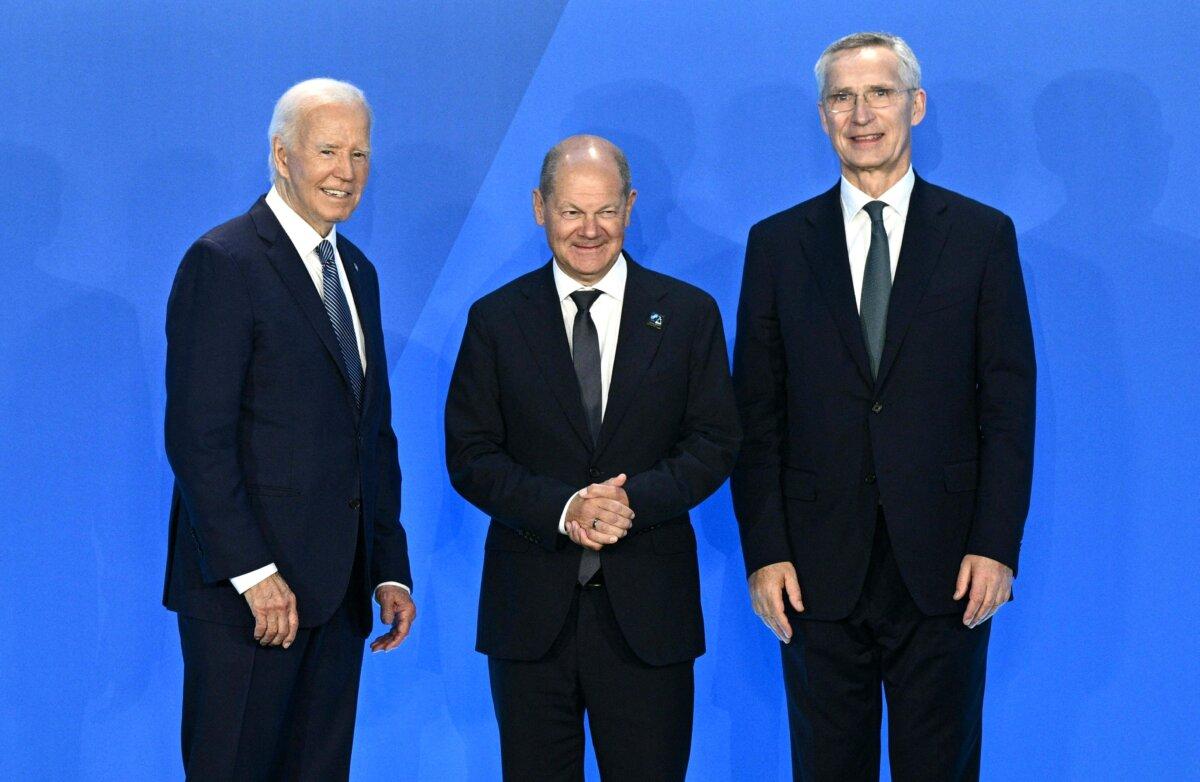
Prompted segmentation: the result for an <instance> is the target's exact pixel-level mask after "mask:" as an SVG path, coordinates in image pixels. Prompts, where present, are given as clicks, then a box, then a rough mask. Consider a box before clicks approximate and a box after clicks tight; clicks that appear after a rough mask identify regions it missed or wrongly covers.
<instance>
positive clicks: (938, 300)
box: [917, 287, 978, 315]
mask: <svg viewBox="0 0 1200 782" xmlns="http://www.w3.org/2000/svg"><path fill="white" fill-rule="evenodd" d="M976 296H978V292H977V291H975V290H974V289H973V288H965V287H958V288H951V289H950V290H944V291H932V292H930V293H928V294H926V295H925V296H924V298H922V299H921V306H920V307H918V308H917V314H918V315H928V314H929V313H931V312H940V311H942V310H945V309H949V308H951V307H956V306H958V305H960V304H964V303H966V302H967V301H969V300H971V299H972V298H974V297H976Z"/></svg>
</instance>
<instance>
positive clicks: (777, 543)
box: [730, 226, 793, 574]
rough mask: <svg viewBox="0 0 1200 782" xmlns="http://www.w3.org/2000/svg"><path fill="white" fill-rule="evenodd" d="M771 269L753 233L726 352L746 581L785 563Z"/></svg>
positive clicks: (781, 420) (778, 342)
mask: <svg viewBox="0 0 1200 782" xmlns="http://www.w3.org/2000/svg"><path fill="white" fill-rule="evenodd" d="M771 261H772V256H771V253H770V252H769V251H768V248H767V246H766V239H765V238H764V237H763V236H762V230H761V228H760V227H759V226H756V227H755V228H753V229H751V231H750V236H749V239H748V240H747V243H746V263H745V267H744V269H743V272H742V292H741V297H740V300H739V302H738V320H737V338H736V340H735V342H734V349H733V388H734V394H735V395H736V397H737V406H738V412H739V414H740V415H741V421H742V430H743V434H744V437H743V440H742V451H741V455H740V456H739V457H738V462H737V465H736V466H735V467H734V470H733V477H732V480H731V481H730V487H731V489H732V493H733V507H734V513H735V515H736V516H737V521H738V528H739V531H740V533H741V538H742V556H743V558H744V560H745V565H746V573H747V574H750V573H753V572H754V571H756V570H758V569H759V568H761V567H763V566H765V565H770V564H774V563H776V562H790V561H792V559H793V556H792V550H791V545H790V544H789V542H788V536H787V529H786V526H785V522H786V519H785V515H784V504H783V490H782V484H781V481H780V447H781V443H782V441H783V435H784V432H785V431H786V428H787V396H786V386H785V381H786V367H785V363H784V355H783V340H782V337H781V332H780V327H779V315H778V310H777V308H776V301H775V281H774V274H775V272H774V269H773V268H772V263H771Z"/></svg>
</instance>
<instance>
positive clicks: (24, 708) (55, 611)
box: [0, 144, 163, 779]
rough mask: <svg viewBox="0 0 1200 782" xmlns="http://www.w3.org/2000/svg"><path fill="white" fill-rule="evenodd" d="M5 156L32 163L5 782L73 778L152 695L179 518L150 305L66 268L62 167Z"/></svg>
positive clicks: (20, 309)
mask: <svg viewBox="0 0 1200 782" xmlns="http://www.w3.org/2000/svg"><path fill="white" fill-rule="evenodd" d="M4 150H5V151H4V152H3V153H0V159H2V160H3V162H4V163H5V164H7V167H8V168H9V169H10V170H20V171H22V172H23V173H22V177H21V179H22V184H21V187H20V188H10V189H8V190H7V191H6V193H7V195H6V196H3V197H0V198H2V199H3V203H0V214H3V215H4V228H5V233H6V234H7V235H9V236H10V237H13V238H14V239H15V240H16V241H14V242H13V245H12V247H13V249H14V250H17V251H18V255H17V256H16V257H14V258H11V259H10V260H11V262H10V263H9V264H8V265H7V273H6V282H7V285H8V290H9V291H10V293H16V294H17V295H10V296H9V297H8V299H7V301H6V303H5V306H4V307H3V308H0V331H2V332H3V333H4V334H5V335H6V338H5V339H4V340H3V341H0V365H2V366H3V367H4V372H3V373H2V374H0V410H3V414H2V415H3V419H4V425H3V426H2V427H0V476H3V477H2V478H0V507H3V508H4V516H5V521H6V525H5V528H6V530H7V531H8V538H7V540H6V542H5V545H4V546H2V547H0V571H2V572H3V573H4V574H5V578H6V579H7V582H8V583H9V584H10V585H11V586H10V588H9V589H5V590H4V591H3V594H2V596H0V623H2V624H3V626H4V627H5V628H6V631H5V632H4V633H2V634H0V659H3V660H4V665H3V669H2V672H0V700H2V701H3V702H4V703H5V704H6V706H5V710H6V711H8V710H10V709H11V710H12V711H13V713H12V715H11V717H10V718H6V719H3V720H0V776H3V777H5V778H11V779H18V778H24V779H28V778H40V779H71V778H79V777H80V775H81V771H82V770H83V766H82V764H83V763H84V758H83V747H82V745H81V741H82V738H83V737H84V736H85V735H88V736H90V735H93V733H94V732H97V731H98V732H100V733H105V732H107V731H108V729H109V727H111V725H109V726H105V725H97V722H103V721H105V720H110V719H111V715H112V713H113V712H115V711H118V710H121V709H124V708H126V707H128V705H129V702H130V701H131V700H133V699H135V698H137V697H139V696H140V695H141V694H142V688H143V686H144V683H143V682H141V681H139V679H138V677H137V674H136V671H137V668H136V666H135V665H133V663H143V662H144V660H142V659H139V658H140V657H141V656H142V655H144V654H145V653H146V651H147V649H148V648H152V644H148V643H147V642H148V640H149V639H150V638H152V637H153V636H154V633H153V632H152V630H151V628H152V626H153V621H152V620H151V619H150V617H151V615H152V612H154V611H155V608H154V607H155V606H156V605H157V601H156V600H155V599H154V596H155V595H156V593H157V591H158V583H160V582H158V583H156V584H155V585H154V587H153V588H147V587H145V584H144V582H143V580H144V579H146V578H147V577H148V575H149V574H148V573H147V571H146V567H147V566H148V564H149V563H150V561H151V560H153V563H154V564H153V570H152V571H151V572H152V573H155V574H157V573H158V572H160V567H161V556H160V555H161V552H160V551H158V550H157V548H156V546H155V541H156V540H158V539H159V538H158V537H156V536H155V532H157V531H160V530H161V529H163V526H162V523H161V521H162V520H161V518H158V517H156V514H155V513H154V505H153V502H152V500H151V498H152V496H153V494H154V490H153V487H154V483H153V475H154V447H153V437H152V435H151V427H150V417H149V411H148V400H147V390H146V369H145V362H144V358H143V355H142V345H141V339H140V334H139V327H138V319H137V315H136V312H135V309H134V308H133V307H132V306H131V304H130V303H129V302H128V301H127V300H125V299H122V298H120V297H118V296H115V295H113V294H112V293H109V292H107V291H104V290H100V289H97V288H93V287H90V286H87V285H83V284H80V283H76V282H72V281H69V280H68V279H66V278H65V277H64V276H62V275H61V271H62V270H69V269H71V268H72V265H73V263H75V262H76V257H75V255H74V253H73V252H72V251H70V250H68V249H66V248H68V247H70V246H72V241H71V240H70V238H65V237H60V236H59V233H58V232H59V225H60V222H61V218H62V208H63V207H62V201H63V173H62V170H61V168H60V166H59V164H58V162H57V161H56V160H55V159H54V158H53V157H52V156H51V155H50V154H48V153H47V152H45V151H43V150H40V149H37V148H32V147H27V146H24V145H22V144H6V145H4ZM85 251H95V252H104V248H102V247H95V246H89V245H88V244H87V243H86V242H85ZM117 255H118V254H117V253H115V252H114V253H111V255H110V256H109V258H108V259H107V260H109V261H110V262H112V263H122V262H123V259H120V258H118V257H116V256H117ZM156 522H159V523H156ZM151 555H153V556H151ZM151 578H153V577H151ZM88 753H89V754H92V750H91V748H90V747H89V749H88Z"/></svg>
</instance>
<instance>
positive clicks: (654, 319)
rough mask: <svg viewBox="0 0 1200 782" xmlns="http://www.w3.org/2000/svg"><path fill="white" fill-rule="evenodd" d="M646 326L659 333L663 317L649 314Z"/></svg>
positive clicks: (654, 313) (655, 313)
mask: <svg viewBox="0 0 1200 782" xmlns="http://www.w3.org/2000/svg"><path fill="white" fill-rule="evenodd" d="M646 325H647V326H649V327H650V328H652V329H658V330H659V331H662V327H663V316H662V315H659V314H658V313H657V312H651V313H650V318H649V320H647V321H646Z"/></svg>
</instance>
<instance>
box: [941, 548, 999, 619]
mask: <svg viewBox="0 0 1200 782" xmlns="http://www.w3.org/2000/svg"><path fill="white" fill-rule="evenodd" d="M1012 582H1013V572H1012V568H1010V567H1009V566H1008V565H1005V564H1004V563H1003V562H997V561H996V560H994V559H989V558H988V557H983V556H980V555H978V554H967V555H966V556H965V557H963V561H962V565H960V566H959V568H958V584H957V586H956V588H955V590H954V599H955V600H962V598H963V596H964V595H966V594H968V593H970V596H971V599H970V600H969V601H967V610H966V612H965V613H963V624H965V625H966V626H967V627H969V628H971V629H972V630H973V629H975V628H976V627H979V625H981V624H983V623H984V622H986V621H987V620H989V619H991V618H992V615H993V614H995V613H996V612H997V611H998V610H1000V606H1002V605H1004V604H1005V603H1007V602H1008V601H1009V600H1011V599H1012Z"/></svg>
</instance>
